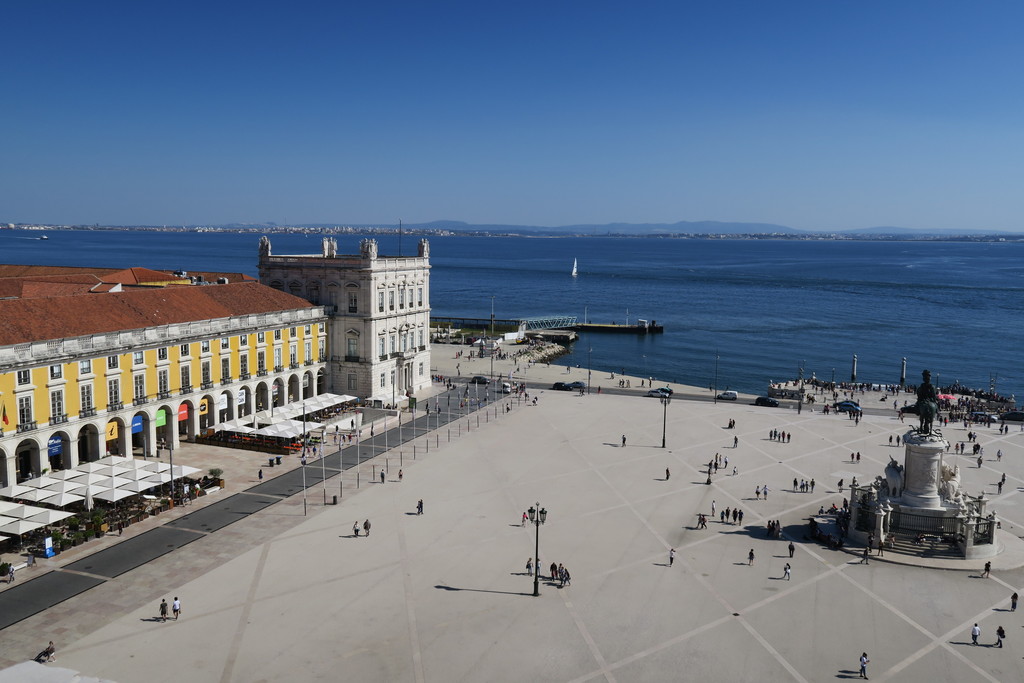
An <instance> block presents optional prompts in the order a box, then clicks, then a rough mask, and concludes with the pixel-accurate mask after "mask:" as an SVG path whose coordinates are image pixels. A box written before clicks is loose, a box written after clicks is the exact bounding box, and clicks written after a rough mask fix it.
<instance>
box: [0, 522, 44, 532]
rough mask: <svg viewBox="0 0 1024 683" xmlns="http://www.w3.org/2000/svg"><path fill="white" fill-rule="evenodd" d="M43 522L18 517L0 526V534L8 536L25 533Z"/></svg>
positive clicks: (33, 529)
mask: <svg viewBox="0 0 1024 683" xmlns="http://www.w3.org/2000/svg"><path fill="white" fill-rule="evenodd" d="M41 526H45V525H44V524H40V523H39V522H30V521H28V520H27V519H19V520H16V521H14V522H10V523H8V524H4V525H3V526H0V534H7V535H9V536H21V535H22V534H27V533H28V532H30V531H35V530H36V529H38V528H39V527H41Z"/></svg>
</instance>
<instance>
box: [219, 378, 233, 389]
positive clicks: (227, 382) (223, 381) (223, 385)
mask: <svg viewBox="0 0 1024 683" xmlns="http://www.w3.org/2000/svg"><path fill="white" fill-rule="evenodd" d="M233 381H234V380H233V379H231V378H230V377H225V378H224V379H222V380H221V381H220V385H221V386H222V387H226V386H228V385H229V384H231V383H232V382H233Z"/></svg>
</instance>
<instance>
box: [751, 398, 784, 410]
mask: <svg viewBox="0 0 1024 683" xmlns="http://www.w3.org/2000/svg"><path fill="white" fill-rule="evenodd" d="M754 405H755V406H765V407H767V408H778V407H779V402H778V401H776V400H775V399H774V398H772V397H771V396H758V397H757V398H755V399H754Z"/></svg>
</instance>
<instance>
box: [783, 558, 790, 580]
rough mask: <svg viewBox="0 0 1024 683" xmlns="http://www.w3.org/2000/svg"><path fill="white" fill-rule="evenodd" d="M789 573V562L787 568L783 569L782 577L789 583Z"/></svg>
mask: <svg viewBox="0 0 1024 683" xmlns="http://www.w3.org/2000/svg"><path fill="white" fill-rule="evenodd" d="M789 572H790V566H789V562H787V563H786V566H785V567H783V568H782V577H783V578H784V579H786V581H789Z"/></svg>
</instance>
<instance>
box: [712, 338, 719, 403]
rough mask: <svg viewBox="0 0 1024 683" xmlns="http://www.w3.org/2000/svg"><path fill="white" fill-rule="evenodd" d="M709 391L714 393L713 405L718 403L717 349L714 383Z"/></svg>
mask: <svg viewBox="0 0 1024 683" xmlns="http://www.w3.org/2000/svg"><path fill="white" fill-rule="evenodd" d="M711 391H712V392H713V393H714V394H715V405H718V349H715V385H714V387H712V389H711Z"/></svg>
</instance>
